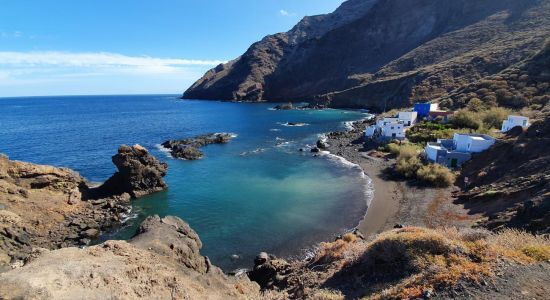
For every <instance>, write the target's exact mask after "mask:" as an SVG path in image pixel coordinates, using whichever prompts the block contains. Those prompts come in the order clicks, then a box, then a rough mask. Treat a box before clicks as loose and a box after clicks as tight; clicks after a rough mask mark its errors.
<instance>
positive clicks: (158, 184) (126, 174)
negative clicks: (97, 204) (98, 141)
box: [94, 145, 168, 198]
mask: <svg viewBox="0 0 550 300" xmlns="http://www.w3.org/2000/svg"><path fill="white" fill-rule="evenodd" d="M113 163H114V164H115V166H116V167H117V168H118V172H116V173H115V174H114V175H113V176H111V178H109V179H108V180H107V181H106V182H105V183H104V184H103V185H102V186H100V187H98V188H97V189H95V191H94V192H95V193H96V195H100V196H112V195H121V194H124V193H128V194H130V196H132V197H133V198H139V197H142V196H145V195H148V194H152V193H155V192H159V191H162V190H164V189H166V188H167V187H168V186H167V185H166V182H164V176H166V171H167V170H168V165H167V164H166V163H163V162H160V161H159V160H158V159H156V158H155V157H154V156H153V155H151V154H149V151H147V149H145V148H143V147H142V146H140V145H134V146H131V147H130V146H127V145H122V146H120V147H119V148H118V154H117V155H115V156H113Z"/></svg>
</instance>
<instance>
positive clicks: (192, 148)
mask: <svg viewBox="0 0 550 300" xmlns="http://www.w3.org/2000/svg"><path fill="white" fill-rule="evenodd" d="M233 137H234V136H233V135H232V134H229V133H210V134H205V135H199V136H197V137H194V138H190V139H184V140H170V141H166V142H164V143H162V146H163V147H164V148H166V149H168V150H169V151H170V154H171V155H172V157H174V158H180V159H185V160H197V159H201V158H202V157H203V156H204V153H202V152H201V151H200V150H199V148H202V147H204V146H207V145H211V144H227V143H229V141H231V139H232V138H233Z"/></svg>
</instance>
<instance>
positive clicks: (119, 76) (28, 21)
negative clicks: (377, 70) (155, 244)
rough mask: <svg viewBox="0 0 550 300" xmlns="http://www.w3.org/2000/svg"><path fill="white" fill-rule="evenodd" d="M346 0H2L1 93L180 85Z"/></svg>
mask: <svg viewBox="0 0 550 300" xmlns="http://www.w3.org/2000/svg"><path fill="white" fill-rule="evenodd" d="M342 2H343V0H89V1H76V0H33V1H31V0H0V97H13V96H42V95H93V94H98V95H105V94H179V93H182V92H183V91H184V90H185V89H186V88H187V87H189V86H190V85H191V84H192V83H193V82H194V81H195V80H197V79H199V78H200V77H201V76H202V75H203V74H204V72H206V71H207V70H208V69H210V68H212V67H214V66H216V65H217V64H219V63H221V62H224V61H227V60H231V59H234V58H236V57H238V56H239V55H241V54H242V53H244V51H246V49H247V48H248V47H249V46H250V45H251V44H252V43H253V42H255V41H258V40H260V39H261V38H262V37H263V36H265V35H267V34H273V33H277V32H282V31H287V30H289V29H290V28H292V26H294V25H295V24H296V23H297V22H298V21H299V20H300V19H301V18H302V17H304V16H306V15H316V14H321V13H328V12H332V11H333V10H334V9H336V8H337V7H338V6H339V5H340V4H341V3H342Z"/></svg>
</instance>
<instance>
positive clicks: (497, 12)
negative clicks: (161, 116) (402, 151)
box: [184, 0, 550, 110]
mask: <svg viewBox="0 0 550 300" xmlns="http://www.w3.org/2000/svg"><path fill="white" fill-rule="evenodd" d="M549 32H550V1H548V0H540V1H538V0H527V1H524V0H505V1H494V0H482V1H479V0H459V1H451V0H444V1H436V0H414V1H401V0H373V1H360V0H349V1H346V2H344V3H343V4H342V6H341V7H340V8H338V9H337V10H336V11H335V12H334V13H332V14H327V15H321V16H315V17H308V18H305V19H304V20H302V21H301V22H300V23H299V24H298V25H296V26H295V27H294V28H293V29H292V30H290V31H289V32H286V33H279V34H275V35H271V36H267V37H265V38H264V39H263V40H261V41H260V42H257V43H255V44H253V45H252V46H251V47H250V48H249V49H248V50H247V51H246V53H245V54H243V55H242V56H241V57H239V58H237V59H235V60H233V61H231V62H229V63H227V64H225V65H220V66H218V67H216V68H214V69H212V70H210V71H208V72H207V73H206V74H205V75H204V76H203V78H201V79H200V80H198V81H197V82H196V83H195V84H194V85H193V86H191V87H190V88H189V89H188V90H187V91H186V92H185V93H184V98H188V99H221V100H244V101H260V100H267V101H281V100H284V101H289V100H291V101H298V100H306V101H313V100H315V101H317V102H322V103H324V104H329V105H331V106H333V107H367V108H372V109H379V110H380V109H383V108H384V107H388V108H389V107H403V106H409V105H410V103H411V102H413V101H415V100H418V99H425V98H435V97H441V96H445V95H447V93H448V92H450V91H452V90H454V89H455V88H458V87H461V86H463V85H465V84H469V83H472V82H474V81H476V80H479V79H481V78H483V77H486V76H490V75H494V74H496V73H499V72H501V71H502V70H504V69H506V68H508V67H509V66H511V65H513V64H516V63H518V62H520V61H522V60H524V59H526V58H528V57H529V56H530V55H532V54H533V53H535V52H536V51H538V50H540V49H541V48H542V46H543V45H544V41H545V39H546V38H547V36H548V33H549Z"/></svg>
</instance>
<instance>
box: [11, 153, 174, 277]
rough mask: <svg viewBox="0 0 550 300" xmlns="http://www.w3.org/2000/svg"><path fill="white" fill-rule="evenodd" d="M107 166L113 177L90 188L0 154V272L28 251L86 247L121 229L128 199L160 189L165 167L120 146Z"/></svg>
mask: <svg viewBox="0 0 550 300" xmlns="http://www.w3.org/2000/svg"><path fill="white" fill-rule="evenodd" d="M113 161H114V162H115V164H116V165H117V166H118V167H119V172H118V173H117V174H115V175H114V176H113V177H112V178H111V179H110V181H108V183H106V184H104V185H103V186H101V187H100V188H90V187H89V186H88V183H87V182H86V180H85V179H84V178H83V177H81V176H80V175H79V174H78V173H76V172H74V171H72V170H69V169H65V168H56V167H52V166H42V165H36V164H31V163H25V162H19V161H12V160H10V159H9V158H8V157H6V156H3V155H0V272H2V271H4V270H6V269H8V268H9V266H10V265H14V264H19V263H21V262H22V261H24V260H25V259H26V258H27V257H29V255H30V254H31V252H32V251H33V248H45V249H58V248H63V247H70V246H81V245H88V244H89V243H90V242H91V241H93V240H95V239H96V238H97V237H98V236H99V235H100V234H101V232H102V231H105V230H108V229H110V228H112V227H114V226H118V225H119V224H121V222H122V221H123V220H124V219H125V218H126V216H127V214H128V213H129V210H130V198H131V197H132V196H133V197H138V196H141V195H143V194H145V193H150V192H153V191H158V190H160V189H161V188H162V187H163V186H164V187H165V186H166V185H165V184H164V181H163V180H162V176H164V174H165V171H166V168H165V165H164V164H161V163H159V162H158V160H156V159H155V158H154V157H152V156H150V155H149V154H148V153H147V150H145V149H144V148H142V147H141V146H134V147H128V146H122V147H121V149H119V154H117V155H115V157H113ZM113 178H114V179H113ZM115 182H116V183H118V185H116V186H115V185H114V184H115ZM130 192H131V193H132V194H130Z"/></svg>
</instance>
